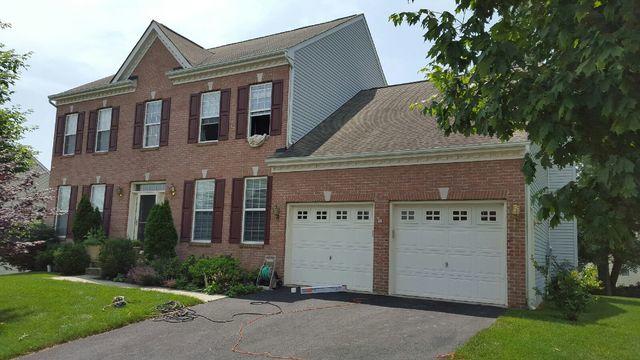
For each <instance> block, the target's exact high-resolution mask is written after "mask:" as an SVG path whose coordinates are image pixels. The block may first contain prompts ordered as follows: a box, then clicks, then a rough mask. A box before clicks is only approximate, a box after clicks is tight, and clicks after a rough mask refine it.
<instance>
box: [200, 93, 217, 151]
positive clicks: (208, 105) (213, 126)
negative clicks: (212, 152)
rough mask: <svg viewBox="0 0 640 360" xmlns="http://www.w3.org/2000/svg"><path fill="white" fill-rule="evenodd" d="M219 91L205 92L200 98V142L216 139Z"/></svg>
mask: <svg viewBox="0 0 640 360" xmlns="http://www.w3.org/2000/svg"><path fill="white" fill-rule="evenodd" d="M219 125H220V91H213V92H206V93H203V94H202V95H201V98H200V137H199V139H200V140H199V141H200V142H207V141H215V140H218V127H219Z"/></svg>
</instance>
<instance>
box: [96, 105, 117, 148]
mask: <svg viewBox="0 0 640 360" xmlns="http://www.w3.org/2000/svg"><path fill="white" fill-rule="evenodd" d="M106 110H109V111H110V113H109V129H107V130H102V131H101V130H99V127H100V112H102V111H106ZM96 116H97V117H96V143H95V144H94V146H93V151H94V152H97V153H106V152H109V145H107V150H98V138H100V133H101V132H105V131H108V132H109V137H111V122H112V121H113V108H111V107H108V108H102V109H99V110H98V114H97V115H96Z"/></svg>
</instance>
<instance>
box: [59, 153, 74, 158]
mask: <svg viewBox="0 0 640 360" xmlns="http://www.w3.org/2000/svg"><path fill="white" fill-rule="evenodd" d="M74 156H76V154H75V153H74V154H62V155H60V157H63V158H70V157H74Z"/></svg>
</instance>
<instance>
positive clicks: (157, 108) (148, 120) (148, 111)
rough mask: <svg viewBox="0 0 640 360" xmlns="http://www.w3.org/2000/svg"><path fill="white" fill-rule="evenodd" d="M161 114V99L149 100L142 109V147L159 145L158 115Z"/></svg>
mask: <svg viewBox="0 0 640 360" xmlns="http://www.w3.org/2000/svg"><path fill="white" fill-rule="evenodd" d="M161 114H162V100H156V101H149V102H147V103H146V104H145V111H144V147H146V148H149V147H157V146H159V145H160V115H161Z"/></svg>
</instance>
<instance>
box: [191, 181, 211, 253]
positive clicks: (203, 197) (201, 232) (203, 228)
mask: <svg viewBox="0 0 640 360" xmlns="http://www.w3.org/2000/svg"><path fill="white" fill-rule="evenodd" d="M195 193H196V194H195V201H194V202H193V235H192V239H193V241H209V240H211V234H212V231H213V199H214V194H215V180H197V181H196V191H195Z"/></svg>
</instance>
